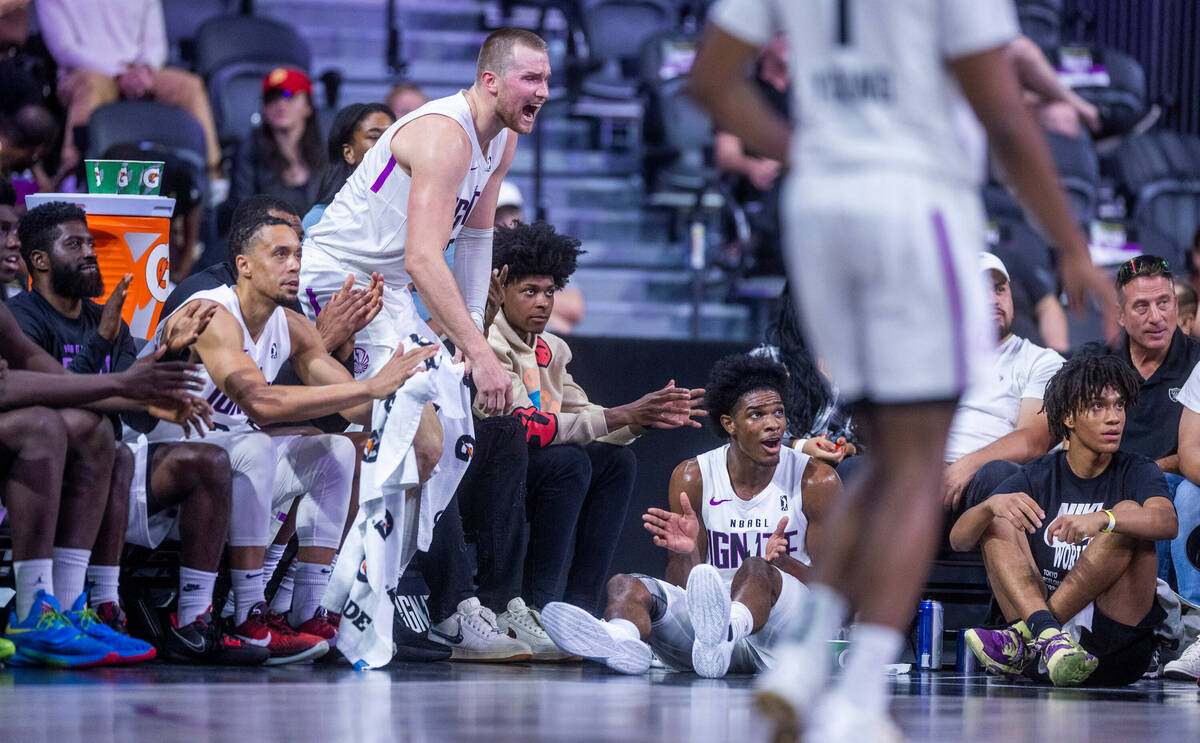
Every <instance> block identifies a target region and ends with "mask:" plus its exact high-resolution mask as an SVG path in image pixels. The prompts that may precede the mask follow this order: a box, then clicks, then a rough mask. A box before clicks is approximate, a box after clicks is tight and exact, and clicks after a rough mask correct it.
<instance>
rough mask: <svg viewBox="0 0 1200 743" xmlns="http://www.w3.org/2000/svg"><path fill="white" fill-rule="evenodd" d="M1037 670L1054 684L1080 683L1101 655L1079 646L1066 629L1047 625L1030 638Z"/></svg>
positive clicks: (1094, 668) (1077, 684) (1090, 672)
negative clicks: (1036, 661) (1050, 627)
mask: <svg viewBox="0 0 1200 743" xmlns="http://www.w3.org/2000/svg"><path fill="white" fill-rule="evenodd" d="M1033 650H1034V651H1035V652H1036V653H1037V656H1038V671H1039V672H1042V673H1045V674H1046V675H1048V676H1049V677H1050V683H1052V684H1054V685H1055V686H1079V685H1080V684H1082V683H1083V682H1084V681H1086V680H1087V677H1088V676H1091V675H1092V671H1095V670H1096V666H1098V665H1100V659H1099V658H1097V657H1096V656H1094V655H1092V654H1091V653H1089V652H1088V651H1086V650H1084V649H1083V648H1082V647H1080V645H1079V643H1077V642H1075V640H1074V639H1072V638H1071V635H1069V634H1068V633H1067V632H1066V631H1065V630H1061V629H1047V630H1043V631H1042V634H1040V635H1038V636H1037V638H1036V639H1035V640H1034V641H1033Z"/></svg>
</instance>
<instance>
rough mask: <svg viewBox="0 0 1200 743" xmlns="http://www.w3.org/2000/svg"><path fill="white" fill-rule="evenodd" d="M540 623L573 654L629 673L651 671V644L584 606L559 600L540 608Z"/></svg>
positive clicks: (557, 642) (558, 642) (556, 640)
mask: <svg viewBox="0 0 1200 743" xmlns="http://www.w3.org/2000/svg"><path fill="white" fill-rule="evenodd" d="M542 626H543V627H545V629H546V634H548V635H550V639H551V640H554V644H555V645H557V646H559V647H560V648H562V649H563V650H565V651H566V652H568V653H570V654H572V655H578V656H580V657H583V658H587V659H588V660H592V661H595V662H597V663H603V664H604V665H606V666H608V667H609V668H611V669H613V670H614V671H619V672H620V673H628V674H631V675H635V674H641V673H645V672H646V671H648V670H650V657H651V652H650V646H649V645H647V644H646V643H644V642H642V640H641V638H638V637H631V636H630V635H629V634H627V633H625V632H622V631H621V630H620V629H618V628H615V627H613V626H612V625H611V624H609V623H608V622H603V621H601V620H599V619H596V618H595V617H593V616H592V615H591V614H590V613H588V612H587V611H585V610H584V609H580V608H579V607H578V606H572V605H571V604H564V603H562V602H561V601H554V602H551V603H549V604H546V607H545V608H544V609H542Z"/></svg>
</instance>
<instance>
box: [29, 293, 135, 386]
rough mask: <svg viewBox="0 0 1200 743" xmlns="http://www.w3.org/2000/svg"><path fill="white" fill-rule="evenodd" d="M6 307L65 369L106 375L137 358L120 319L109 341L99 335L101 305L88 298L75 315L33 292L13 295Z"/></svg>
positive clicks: (122, 367) (34, 340)
mask: <svg viewBox="0 0 1200 743" xmlns="http://www.w3.org/2000/svg"><path fill="white" fill-rule="evenodd" d="M8 308H9V309H10V310H12V313H13V317H15V318H16V319H17V324H18V325H20V326H21V330H22V331H23V332H24V333H25V335H27V336H29V338H30V339H31V340H32V341H33V342H34V343H36V344H37V345H38V346H40V347H41V348H42V349H43V350H45V351H46V352H47V353H49V354H50V355H51V356H53V357H54V358H56V359H58V360H59V361H61V362H62V365H63V367H64V368H66V369H67V370H69V371H73V372H76V373H78V374H106V373H108V372H112V371H124V370H125V369H128V368H129V365H130V364H132V363H133V362H134V361H136V360H137V351H136V349H135V347H134V344H133V336H132V335H130V333H129V326H128V325H126V324H125V322H124V321H121V329H120V331H118V332H117V337H116V338H115V339H114V340H113V341H112V342H111V343H110V342H109V341H106V340H104V338H102V337H101V336H100V333H99V327H100V316H101V315H102V314H103V313H104V308H103V307H101V306H100V305H98V304H96V303H95V302H93V301H92V300H90V299H85V300H83V307H82V309H81V310H80V312H79V317H77V318H70V317H67V316H66V315H63V314H62V313H60V312H59V311H58V310H56V309H54V307H53V306H52V305H51V304H50V303H49V302H47V301H46V299H45V298H44V297H43V296H42V295H41V294H39V293H38V292H36V291H32V292H22V293H21V294H18V295H17V296H15V297H13V298H12V299H10V300H9V301H8Z"/></svg>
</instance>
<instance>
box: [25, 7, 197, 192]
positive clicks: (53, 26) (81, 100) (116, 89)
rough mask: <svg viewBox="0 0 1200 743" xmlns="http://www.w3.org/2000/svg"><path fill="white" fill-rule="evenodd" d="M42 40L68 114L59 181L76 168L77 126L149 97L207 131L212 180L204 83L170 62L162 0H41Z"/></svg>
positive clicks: (39, 12)
mask: <svg viewBox="0 0 1200 743" xmlns="http://www.w3.org/2000/svg"><path fill="white" fill-rule="evenodd" d="M35 7H36V8H37V13H38V24H39V26H40V27H41V30H42V37H43V38H44V39H45V41H46V46H47V47H48V48H49V49H50V53H51V54H52V55H54V60H55V61H56V62H57V63H58V67H59V70H58V97H59V100H60V101H62V104H63V105H64V106H65V107H66V109H67V126H66V133H65V136H64V137H63V149H62V167H61V169H60V170H59V174H60V175H64V174H66V173H68V172H70V171H71V170H72V169H74V168H75V166H77V165H78V164H79V160H80V157H81V155H80V152H79V149H78V145H77V144H76V142H75V127H77V126H84V125H86V124H87V122H88V119H89V118H90V117H91V115H92V112H93V111H95V110H96V109H97V108H99V107H100V106H102V105H104V104H106V103H111V102H113V101H115V100H117V99H118V98H125V99H131V100H137V99H141V98H150V99H153V100H156V101H159V102H162V103H168V104H171V105H173V106H179V107H180V108H183V109H185V110H186V111H187V112H188V113H190V114H191V115H192V116H195V117H196V120H197V121H199V122H200V126H201V127H203V128H204V137H205V140H206V146H207V150H208V152H207V159H208V166H209V170H210V175H211V176H212V177H219V176H220V163H221V145H220V143H219V142H218V141H217V128H216V124H215V123H214V122H213V115H212V108H211V106H210V105H209V102H208V93H207V92H206V91H205V89H204V81H203V80H201V79H200V77H199V76H197V75H194V74H192V73H190V72H186V71H184V70H179V69H175V68H173V67H165V66H164V65H165V64H166V61H167V31H166V26H165V25H164V23H163V12H162V3H161V1H160V0H87V2H79V1H78V0H38V3H37V5H36V6H35Z"/></svg>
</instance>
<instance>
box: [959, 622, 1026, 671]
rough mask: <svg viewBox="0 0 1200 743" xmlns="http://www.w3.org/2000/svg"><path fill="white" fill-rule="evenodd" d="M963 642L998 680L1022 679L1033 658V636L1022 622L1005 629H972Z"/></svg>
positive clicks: (984, 668)
mask: <svg viewBox="0 0 1200 743" xmlns="http://www.w3.org/2000/svg"><path fill="white" fill-rule="evenodd" d="M964 639H965V640H966V643H967V647H969V648H971V652H972V653H974V654H975V657H976V658H978V659H979V665H981V666H983V670H985V671H987V672H988V673H991V674H994V675H996V676H1004V677H1007V678H1015V677H1017V676H1020V675H1021V674H1022V673H1024V672H1025V667H1026V666H1027V665H1028V664H1029V660H1030V659H1031V658H1032V657H1033V655H1034V651H1033V648H1032V647H1031V643H1032V642H1033V635H1031V634H1029V628H1028V627H1026V626H1025V622H1023V621H1022V622H1017V623H1016V624H1014V625H1012V626H1010V627H1005V628H1003V629H982V628H977V629H969V630H967V632H966V637H965V638H964Z"/></svg>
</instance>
